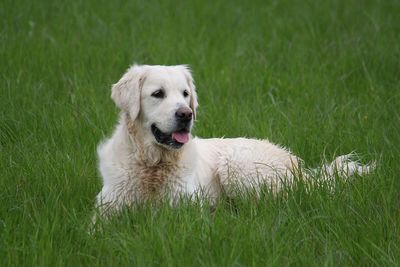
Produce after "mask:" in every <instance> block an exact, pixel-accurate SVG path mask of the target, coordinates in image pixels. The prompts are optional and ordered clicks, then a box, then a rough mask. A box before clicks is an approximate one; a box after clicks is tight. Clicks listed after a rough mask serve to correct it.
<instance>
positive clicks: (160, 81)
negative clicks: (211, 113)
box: [112, 65, 197, 149]
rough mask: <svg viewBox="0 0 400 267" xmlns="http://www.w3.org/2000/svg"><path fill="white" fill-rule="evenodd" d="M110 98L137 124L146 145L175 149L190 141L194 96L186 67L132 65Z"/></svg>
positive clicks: (195, 99)
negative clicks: (150, 143) (138, 122)
mask: <svg viewBox="0 0 400 267" xmlns="http://www.w3.org/2000/svg"><path fill="white" fill-rule="evenodd" d="M112 98H113V99H114V101H115V103H116V104H117V105H118V106H119V107H120V108H121V109H122V110H123V111H124V112H127V113H129V115H130V117H131V119H132V120H140V122H141V123H140V124H139V125H141V127H142V130H143V132H144V136H145V138H147V140H146V141H150V142H154V143H156V144H158V145H162V146H163V147H166V148H174V149H177V148H181V147H182V146H183V145H184V144H185V143H187V142H188V141H189V139H190V130H191V129H192V126H193V120H194V118H195V112H196V107H197V96H196V92H195V87H194V84H193V79H192V76H191V73H190V71H189V69H188V68H187V67H186V66H147V65H145V66H138V65H135V66H133V67H131V68H130V69H128V71H127V72H126V73H125V74H124V76H123V77H122V78H121V80H120V81H118V83H116V84H115V85H114V86H113V88H112Z"/></svg>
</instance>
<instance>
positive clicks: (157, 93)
mask: <svg viewBox="0 0 400 267" xmlns="http://www.w3.org/2000/svg"><path fill="white" fill-rule="evenodd" d="M151 96H152V97H155V98H164V97H165V92H164V90H163V89H158V90H157V91H155V92H153V93H152V94H151Z"/></svg>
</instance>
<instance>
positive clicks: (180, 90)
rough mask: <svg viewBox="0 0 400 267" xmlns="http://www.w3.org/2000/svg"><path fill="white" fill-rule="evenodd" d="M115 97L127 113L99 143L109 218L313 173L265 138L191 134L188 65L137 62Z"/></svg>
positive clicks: (362, 169) (338, 165)
mask: <svg viewBox="0 0 400 267" xmlns="http://www.w3.org/2000/svg"><path fill="white" fill-rule="evenodd" d="M111 97H112V99H113V100H114V102H115V104H116V105H117V106H118V107H119V108H120V110H121V113H120V116H119V122H118V124H117V126H116V128H115V130H114V133H113V134H112V136H111V137H110V138H108V139H106V140H105V141H104V142H102V143H101V144H100V145H99V146H98V157H99V170H100V173H101V176H102V178H103V188H102V190H101V192H100V193H99V194H98V196H97V205H96V206H97V208H98V209H99V212H100V214H101V215H103V216H108V215H110V214H112V213H114V212H116V211H118V210H120V209H121V208H122V207H124V206H131V205H133V204H135V203H140V202H143V201H148V200H153V199H162V198H163V197H167V196H168V199H169V200H170V201H172V202H174V203H175V202H177V201H179V199H181V198H182V196H184V197H188V198H196V197H198V196H200V195H201V197H205V198H208V199H210V200H211V201H215V200H216V199H217V198H218V197H219V196H220V195H221V193H222V192H224V193H226V194H228V195H229V194H232V195H233V194H235V190H232V188H236V187H237V186H239V187H244V188H248V187H251V188H256V190H257V189H259V188H260V187H261V186H262V185H265V184H266V185H268V186H269V187H270V188H272V189H273V191H278V190H280V189H281V188H282V186H283V185H284V184H285V183H288V184H290V183H291V181H293V177H294V176H295V175H296V174H299V173H301V172H304V173H305V175H302V177H305V179H307V177H309V176H310V171H309V170H306V169H304V168H303V167H302V166H303V164H302V160H301V159H300V158H299V157H297V156H295V155H293V154H292V153H291V152H290V151H289V150H288V149H286V148H284V147H281V146H278V145H275V144H273V143H270V142H269V141H267V140H256V139H248V138H233V139H228V138H226V139H225V138H212V139H201V138H197V137H193V136H192V135H191V129H192V127H193V123H194V121H195V120H196V109H197V106H198V102H197V94H196V89H195V85H194V81H193V78H192V74H191V71H190V69H189V67H187V66H186V65H178V66H159V65H156V66H150V65H133V66H131V67H130V68H129V69H128V70H127V71H126V73H125V74H124V75H123V76H122V78H121V79H120V80H119V81H118V82H117V83H116V84H114V85H113V86H112V93H111ZM322 169H323V170H324V171H323V176H325V177H332V176H334V174H335V172H336V173H339V174H340V175H341V176H343V177H348V176H350V175H353V174H359V175H364V174H366V173H369V172H370V171H371V170H372V169H373V166H372V165H362V164H360V163H359V162H358V161H355V160H352V155H345V156H340V157H338V158H336V159H335V160H334V161H333V162H332V163H331V164H327V165H325V166H324V167H323V168H322Z"/></svg>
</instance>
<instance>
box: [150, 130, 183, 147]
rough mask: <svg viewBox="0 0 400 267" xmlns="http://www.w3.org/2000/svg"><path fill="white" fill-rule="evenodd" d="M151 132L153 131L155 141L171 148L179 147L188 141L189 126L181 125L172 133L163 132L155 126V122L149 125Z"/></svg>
mask: <svg viewBox="0 0 400 267" xmlns="http://www.w3.org/2000/svg"><path fill="white" fill-rule="evenodd" d="M151 132H152V133H153V135H154V137H155V138H156V141H157V142H158V143H160V144H163V145H167V146H169V147H171V148H175V149H178V148H181V147H182V146H183V145H184V144H186V143H187V142H189V132H190V130H189V128H188V127H183V128H181V129H179V130H177V131H175V132H172V133H169V134H168V133H164V132H162V131H161V130H160V129H158V128H157V126H156V125H155V124H152V125H151Z"/></svg>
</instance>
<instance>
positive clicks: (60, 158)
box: [0, 1, 400, 266]
mask: <svg viewBox="0 0 400 267" xmlns="http://www.w3.org/2000/svg"><path fill="white" fill-rule="evenodd" d="M399 12H400V7H399V5H398V3H397V2H396V1H362V3H361V2H359V1H325V2H318V3H311V2H310V3H300V2H298V3H294V2H291V1H278V2H277V1H275V2H274V1H272V2H270V3H265V2H263V1H251V2H248V3H239V2H238V1H234V2H231V1H218V2H213V3H211V2H210V3H206V2H204V1H190V2H189V1H186V2H174V1H163V2H157V1H146V2H119V1H100V2H99V1H96V2H95V1H73V2H65V3H64V2H61V1H52V2H49V1H35V2H28V1H3V2H2V3H1V4H0V21H1V24H0V27H1V28H0V59H1V64H0V77H1V79H0V90H1V91H0V92H1V99H0V188H1V189H0V200H1V205H0V259H1V260H0V263H1V265H13V266H14V265H16V266H20V265H22V266H23V265H40V266H53V265H89V264H90V265H95V264H97V265H104V266H109V265H129V264H130V265H134V264H137V265H142V266H148V265H190V264H194V265H204V266H209V265H214V266H219V265H225V266H229V265H275V266H281V265H288V264H293V265H307V266H308V265H331V266H332V265H337V264H341V265H390V266H393V265H398V264H399V262H400V259H399V256H398V255H400V248H399V243H400V238H399V237H400V227H399V221H400V211H399V205H398V203H399V200H400V195H399V190H398V189H399V188H400V184H399V179H398V174H399V173H400V168H399V165H398V162H399V160H400V158H399V154H400V146H399V143H400V138H399V132H400V113H399V108H398V107H399V106H400V91H399V88H400V79H399V77H400V64H399V62H400V60H399V58H400V46H399V45H398V44H399V43H400V40H399V38H400V37H399V36H400V35H399V32H400V28H399V26H398V25H400V21H399V16H398V14H399ZM133 61H137V62H139V63H148V64H178V63H188V64H190V65H191V66H192V68H193V71H194V77H195V80H196V84H197V87H198V94H199V98H200V99H199V101H200V108H199V111H198V122H197V124H196V126H195V134H197V135H199V136H203V137H218V136H227V137H235V136H249V137H258V138H265V137H267V138H268V139H270V140H271V141H273V142H276V143H280V144H282V145H285V146H288V147H290V148H291V149H292V151H293V152H295V153H296V154H297V155H299V156H300V157H301V158H303V159H304V160H305V162H306V164H308V165H310V166H318V165H319V164H320V161H321V160H322V157H323V156H322V155H325V156H326V157H327V158H328V159H333V158H334V157H335V156H336V155H339V154H345V153H349V152H350V151H352V150H353V149H356V150H357V152H359V153H361V155H362V158H363V160H365V161H369V160H372V159H378V163H379V167H378V169H377V171H376V173H374V174H372V175H369V176H367V177H364V178H360V177H356V178H355V179H354V180H351V181H350V182H349V183H341V182H340V181H338V182H337V186H336V189H335V190H334V192H333V193H331V192H330V191H329V190H327V189H326V188H325V187H323V186H322V187H317V188H315V189H313V190H311V192H308V193H307V192H306V190H305V188H302V187H301V186H299V187H296V188H294V189H293V190H289V192H287V193H285V192H283V193H281V194H278V196H271V195H270V194H268V193H266V194H265V195H263V196H262V197H261V200H259V201H256V200H255V199H254V197H253V196H252V194H251V193H249V194H248V195H244V196H242V197H240V198H236V199H234V200H232V201H228V200H221V202H219V204H218V205H217V207H216V210H215V211H214V212H209V211H208V209H207V206H205V207H199V206H196V205H193V204H191V203H183V204H182V205H180V206H179V207H178V208H176V209H172V208H170V207H169V206H168V205H160V206H157V207H156V208H154V207H152V206H148V207H146V206H144V207H142V208H141V209H140V210H138V211H132V212H128V211H127V212H125V213H124V214H122V215H121V216H119V217H118V218H115V219H114V220H112V222H111V223H109V224H107V225H105V226H104V229H103V231H102V232H98V233H96V234H94V235H90V234H88V229H89V223H90V219H91V215H92V212H93V204H94V197H95V195H96V194H97V192H98V191H99V190H100V188H101V183H100V180H99V175H98V173H97V171H96V155H95V150H96V145H97V144H98V143H99V141H100V140H101V139H102V138H103V137H104V136H106V135H109V134H110V133H111V130H112V128H113V126H114V123H115V121H116V118H117V112H118V111H117V109H116V108H115V107H114V104H113V103H112V101H111V100H110V98H109V95H110V85H111V84H112V83H113V82H116V81H117V80H118V79H119V77H120V76H121V74H122V73H123V72H124V70H125V69H126V68H127V66H128V65H129V64H131V63H132V62H133Z"/></svg>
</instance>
